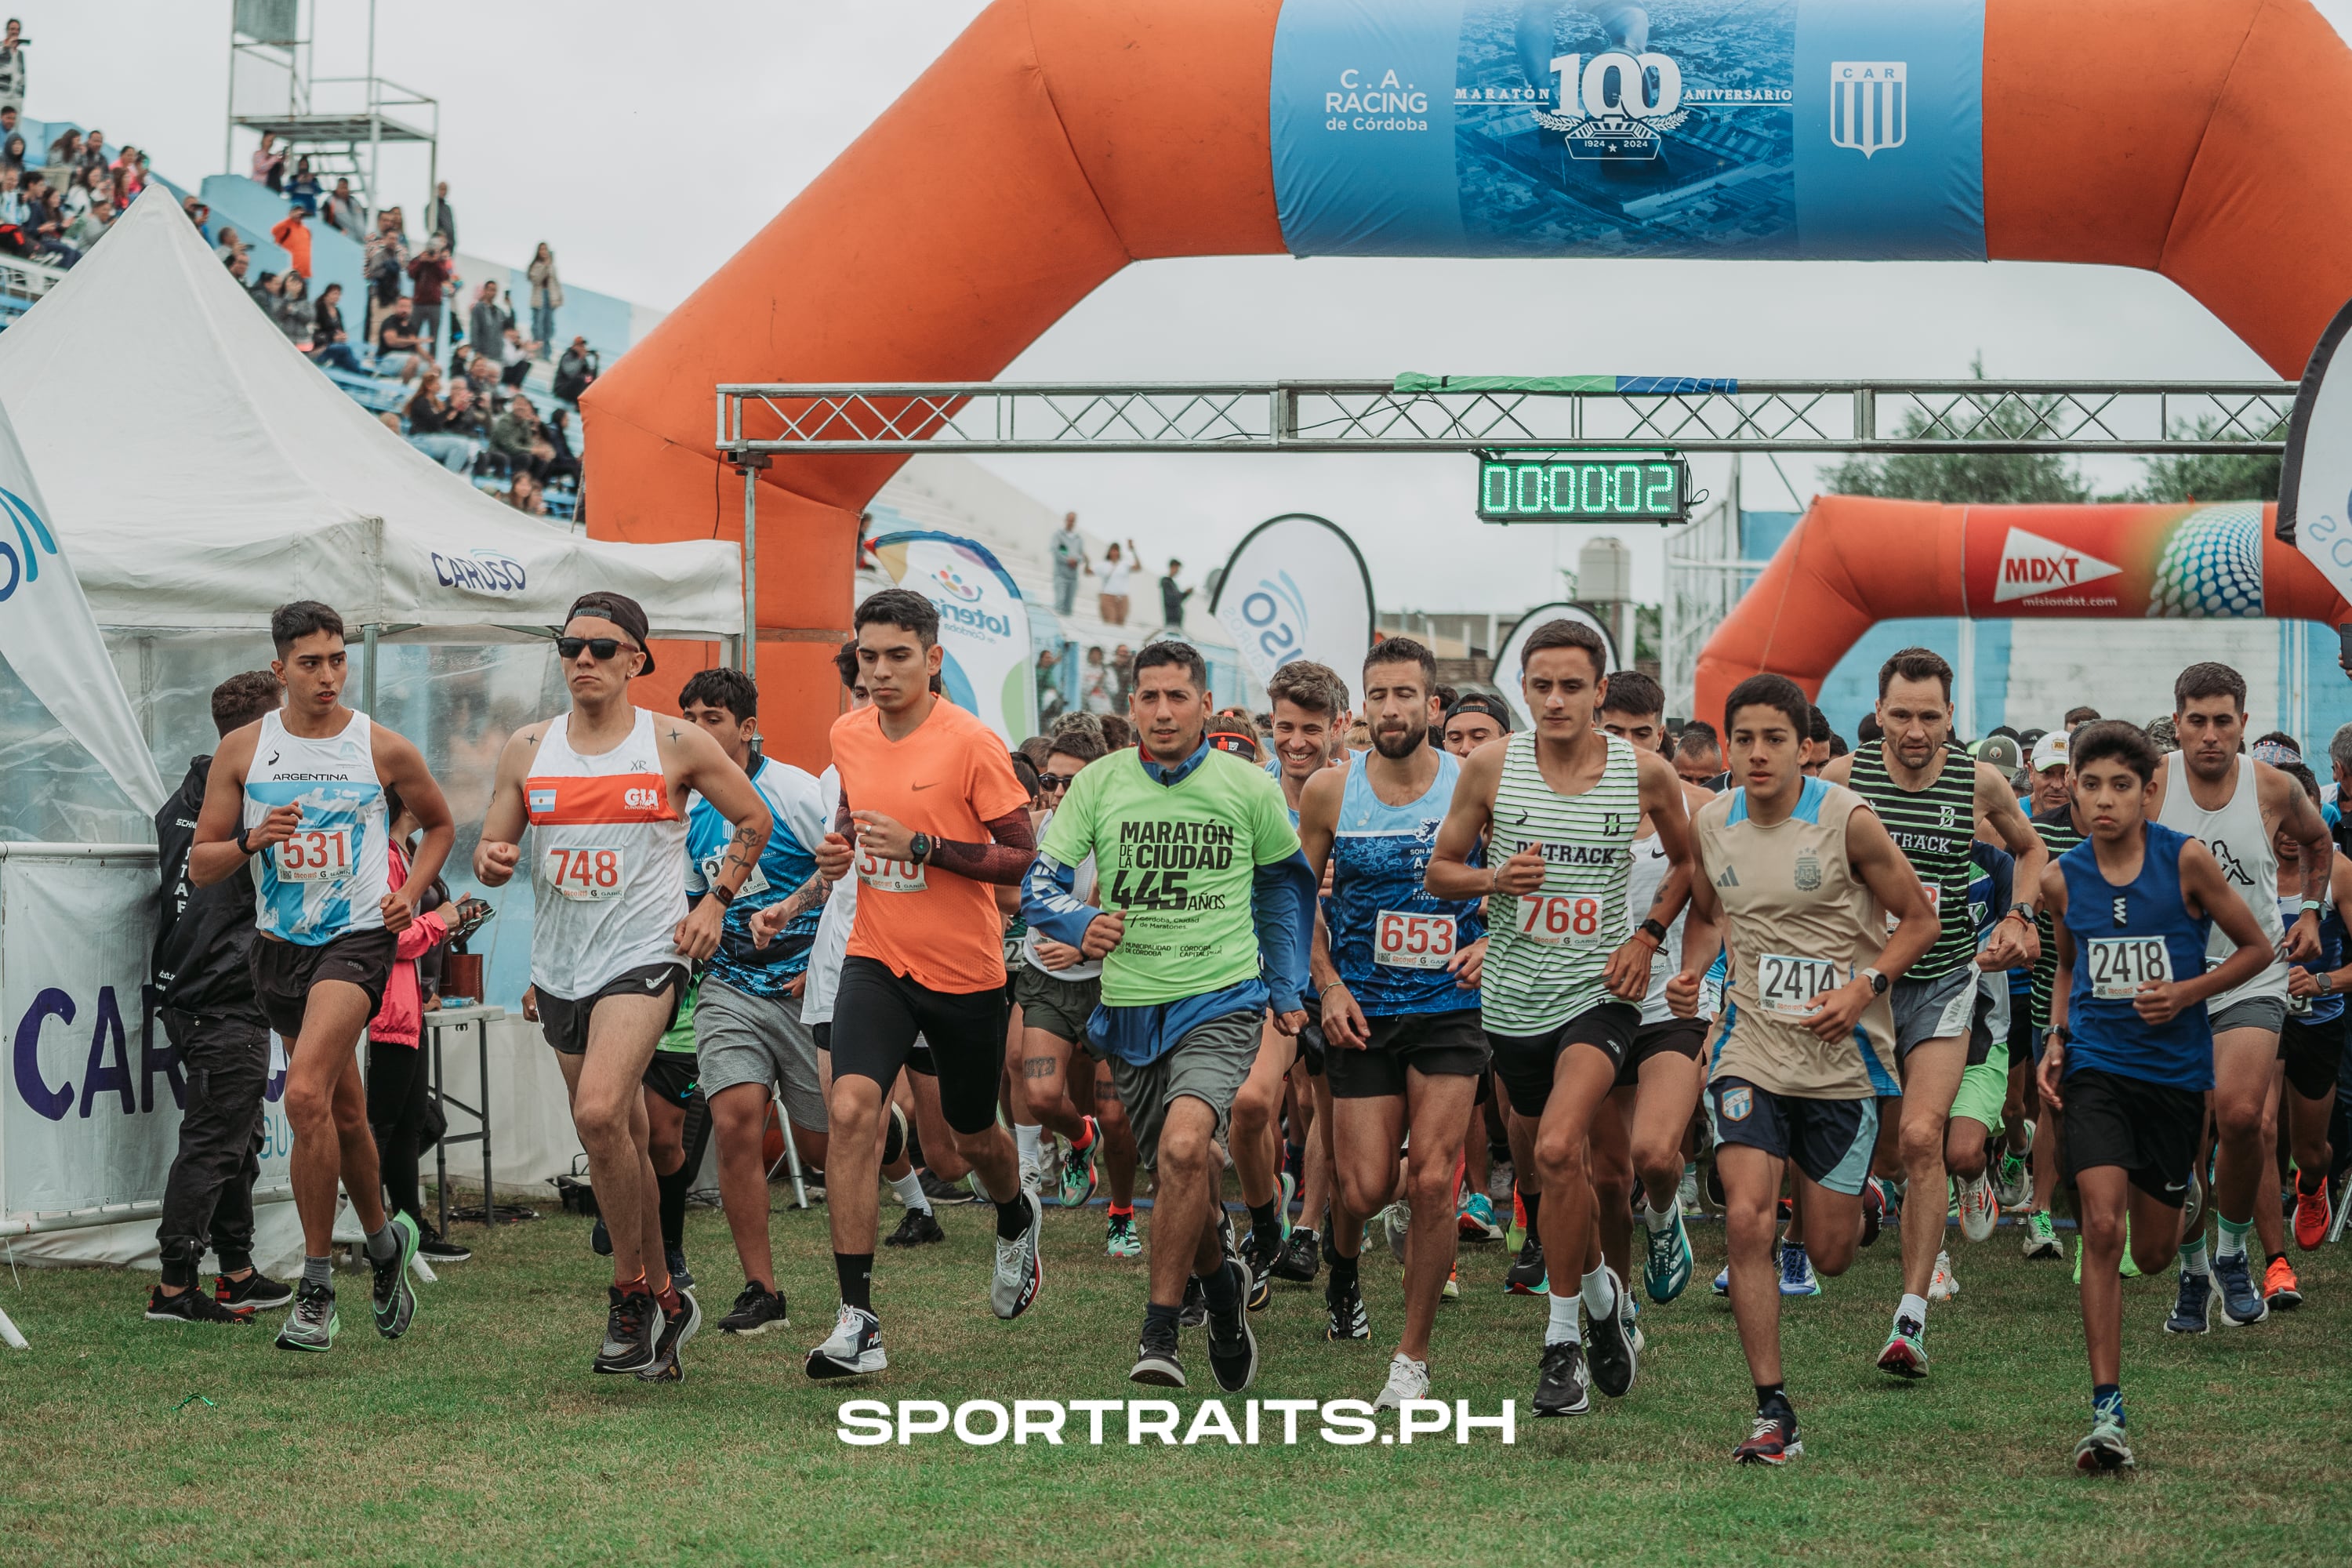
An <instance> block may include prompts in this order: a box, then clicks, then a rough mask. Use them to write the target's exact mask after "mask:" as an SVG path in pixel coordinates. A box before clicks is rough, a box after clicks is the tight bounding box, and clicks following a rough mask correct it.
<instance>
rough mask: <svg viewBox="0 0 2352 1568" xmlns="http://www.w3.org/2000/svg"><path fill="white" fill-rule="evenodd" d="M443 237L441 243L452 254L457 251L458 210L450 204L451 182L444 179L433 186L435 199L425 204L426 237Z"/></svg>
mask: <svg viewBox="0 0 2352 1568" xmlns="http://www.w3.org/2000/svg"><path fill="white" fill-rule="evenodd" d="M436 235H438V236H440V237H441V243H442V246H443V247H444V248H445V249H446V250H447V251H448V252H449V253H450V254H451V255H453V256H454V255H456V254H457V209H456V208H455V207H452V206H451V205H449V182H448V181H446V180H444V181H442V182H441V183H440V184H437V185H435V186H434V187H433V199H432V200H431V201H429V202H426V203H425V237H426V238H427V239H430V238H432V237H434V236H436Z"/></svg>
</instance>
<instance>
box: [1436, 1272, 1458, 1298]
mask: <svg viewBox="0 0 2352 1568" xmlns="http://www.w3.org/2000/svg"><path fill="white" fill-rule="evenodd" d="M1437 1299H1438V1300H1441V1301H1459V1300H1462V1269H1461V1268H1460V1266H1459V1265H1457V1266H1455V1267H1454V1268H1449V1269H1447V1270H1446V1271H1445V1283H1444V1284H1443V1285H1441V1286H1439V1287H1438V1288H1437Z"/></svg>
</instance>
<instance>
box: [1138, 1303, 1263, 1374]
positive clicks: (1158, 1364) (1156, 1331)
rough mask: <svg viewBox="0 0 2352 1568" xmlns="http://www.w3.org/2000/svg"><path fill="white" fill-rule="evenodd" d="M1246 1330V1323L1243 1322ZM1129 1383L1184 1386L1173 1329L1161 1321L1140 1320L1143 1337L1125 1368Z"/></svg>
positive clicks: (1182, 1364) (1182, 1368)
mask: <svg viewBox="0 0 2352 1568" xmlns="http://www.w3.org/2000/svg"><path fill="white" fill-rule="evenodd" d="M1246 1330H1247V1324H1246V1322H1244V1331H1246ZM1127 1380H1128V1382H1129V1383H1143V1384H1150V1385H1151V1386H1152V1387H1154V1388H1181V1387H1183V1386H1184V1363H1182V1362H1181V1361H1179V1360H1177V1359H1176V1331H1175V1330H1174V1329H1171V1328H1170V1327H1169V1326H1168V1325H1167V1324H1166V1323H1164V1322H1154V1321H1152V1320H1150V1318H1146V1319H1144V1320H1143V1339H1142V1341H1141V1342H1140V1343H1139V1344H1138V1345H1137V1346H1136V1349H1135V1364H1134V1365H1133V1366H1131V1367H1129V1368H1128V1369H1127Z"/></svg>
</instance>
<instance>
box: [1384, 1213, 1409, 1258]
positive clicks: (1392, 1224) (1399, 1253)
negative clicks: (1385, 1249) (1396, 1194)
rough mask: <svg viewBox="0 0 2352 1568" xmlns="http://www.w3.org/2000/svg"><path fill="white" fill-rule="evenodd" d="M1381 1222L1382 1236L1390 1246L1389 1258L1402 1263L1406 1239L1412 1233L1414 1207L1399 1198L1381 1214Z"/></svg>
mask: <svg viewBox="0 0 2352 1568" xmlns="http://www.w3.org/2000/svg"><path fill="white" fill-rule="evenodd" d="M1380 1222H1381V1236H1382V1237H1384V1238H1386V1240H1387V1241H1388V1244H1389V1256H1390V1257H1391V1258H1395V1259H1396V1260H1397V1261H1398V1262H1399V1263H1402V1262H1403V1261H1404V1243H1405V1237H1407V1236H1409V1235H1411V1234H1412V1205H1411V1204H1408V1203H1406V1202H1405V1201H1404V1200H1403V1199H1402V1198H1399V1199H1397V1201H1396V1202H1394V1203H1392V1204H1391V1205H1389V1206H1388V1207H1386V1208H1384V1209H1382V1210H1381V1212H1380Z"/></svg>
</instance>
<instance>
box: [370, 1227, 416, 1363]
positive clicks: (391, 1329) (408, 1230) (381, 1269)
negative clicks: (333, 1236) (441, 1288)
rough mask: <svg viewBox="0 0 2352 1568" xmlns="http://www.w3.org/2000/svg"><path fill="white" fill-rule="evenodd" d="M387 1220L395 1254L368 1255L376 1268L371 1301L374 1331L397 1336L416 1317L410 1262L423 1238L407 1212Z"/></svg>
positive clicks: (388, 1335) (387, 1337) (405, 1330)
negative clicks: (373, 1313) (409, 1268)
mask: <svg viewBox="0 0 2352 1568" xmlns="http://www.w3.org/2000/svg"><path fill="white" fill-rule="evenodd" d="M384 1223H385V1224H386V1225H387V1226H389V1227H390V1228H391V1231H392V1240H393V1247H392V1256H391V1257H390V1258H381V1259H378V1258H370V1259H369V1264H370V1267H371V1268H373V1269H374V1271H375V1288H374V1289H373V1292H372V1293H371V1295H370V1299H369V1304H370V1305H371V1306H373V1308H374V1309H375V1331H376V1332H377V1333H379V1334H382V1335H383V1337H384V1338H385V1339H388V1340H396V1339H398V1338H400V1336H401V1335H403V1334H404V1333H406V1332H407V1331H408V1325H409V1324H411V1323H413V1322H415V1321H416V1287H415V1285H414V1284H413V1283H411V1282H410V1280H409V1278H408V1266H409V1264H410V1263H411V1262H412V1261H414V1260H415V1257H416V1244H417V1241H418V1240H419V1239H420V1238H419V1237H418V1236H417V1234H416V1222H415V1220H413V1219H411V1218H409V1217H408V1216H407V1215H404V1214H396V1215H393V1216H392V1218H391V1219H389V1220H387V1221H385V1222H384Z"/></svg>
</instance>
